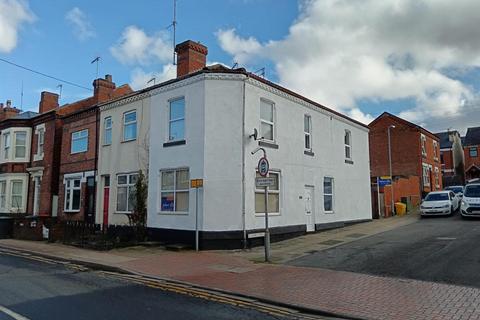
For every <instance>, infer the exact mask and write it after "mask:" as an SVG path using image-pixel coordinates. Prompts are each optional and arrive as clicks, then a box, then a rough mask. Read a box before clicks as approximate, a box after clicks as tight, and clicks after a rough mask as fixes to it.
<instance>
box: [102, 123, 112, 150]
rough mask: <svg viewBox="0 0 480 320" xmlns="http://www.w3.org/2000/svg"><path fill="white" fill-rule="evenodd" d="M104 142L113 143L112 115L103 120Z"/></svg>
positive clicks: (106, 143)
mask: <svg viewBox="0 0 480 320" xmlns="http://www.w3.org/2000/svg"><path fill="white" fill-rule="evenodd" d="M103 127H104V132H103V144H104V145H109V144H111V143H112V117H106V118H105V120H104V121H103Z"/></svg>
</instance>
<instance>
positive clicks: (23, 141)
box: [15, 131, 27, 158]
mask: <svg viewBox="0 0 480 320" xmlns="http://www.w3.org/2000/svg"><path fill="white" fill-rule="evenodd" d="M26 152H27V133H26V132H25V131H20V132H15V158H25V155H26Z"/></svg>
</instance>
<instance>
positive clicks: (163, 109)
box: [147, 75, 205, 230]
mask: <svg viewBox="0 0 480 320" xmlns="http://www.w3.org/2000/svg"><path fill="white" fill-rule="evenodd" d="M202 78H203V75H199V76H197V77H193V78H188V79H186V80H184V81H181V82H177V83H174V84H172V85H167V86H164V87H161V88H159V89H156V90H153V91H152V92H151V104H152V108H151V116H150V157H149V158H150V161H149V163H150V169H149V187H148V217H147V226H148V227H154V228H166V229H181V230H194V229H195V215H194V210H195V193H194V192H192V191H191V192H190V196H189V213H188V214H185V213H172V212H162V211H161V210H160V208H161V206H160V199H161V198H160V170H165V169H175V168H188V169H189V174H190V179H195V178H202V177H204V166H203V164H204V161H203V159H204V137H205V132H204V128H205V125H204V119H205V113H204V110H205V82H204V81H201V79H202ZM181 97H184V98H185V144H183V145H175V146H169V147H164V143H166V142H168V124H169V101H171V100H174V99H178V98H181ZM199 199H200V201H199V206H198V207H199V217H200V219H199V220H200V221H199V222H200V225H202V223H203V221H202V220H201V217H202V207H203V204H202V203H201V201H202V195H201V194H200V196H199Z"/></svg>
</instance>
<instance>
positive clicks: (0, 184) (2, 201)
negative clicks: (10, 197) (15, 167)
mask: <svg viewBox="0 0 480 320" xmlns="http://www.w3.org/2000/svg"><path fill="white" fill-rule="evenodd" d="M6 207H7V181H0V208H1V209H5V208H6Z"/></svg>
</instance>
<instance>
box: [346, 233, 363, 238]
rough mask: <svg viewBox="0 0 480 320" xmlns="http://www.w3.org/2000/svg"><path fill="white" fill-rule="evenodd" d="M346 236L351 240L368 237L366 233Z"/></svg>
mask: <svg viewBox="0 0 480 320" xmlns="http://www.w3.org/2000/svg"><path fill="white" fill-rule="evenodd" d="M346 236H347V237H349V238H360V237H363V236H366V234H365V233H352V234H347V235H346Z"/></svg>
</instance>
